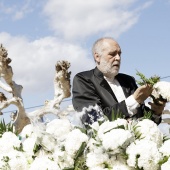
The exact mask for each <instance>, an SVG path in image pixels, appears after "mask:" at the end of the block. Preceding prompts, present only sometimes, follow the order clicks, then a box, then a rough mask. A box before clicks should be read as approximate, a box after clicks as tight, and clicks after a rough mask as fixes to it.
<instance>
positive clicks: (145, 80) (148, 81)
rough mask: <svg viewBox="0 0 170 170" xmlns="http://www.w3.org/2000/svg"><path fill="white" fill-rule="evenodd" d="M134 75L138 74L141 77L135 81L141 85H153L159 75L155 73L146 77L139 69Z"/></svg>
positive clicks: (158, 78)
mask: <svg viewBox="0 0 170 170" xmlns="http://www.w3.org/2000/svg"><path fill="white" fill-rule="evenodd" d="M136 75H138V76H139V77H140V79H141V81H137V83H138V84H139V85H141V86H142V85H144V84H148V85H151V86H153V85H154V84H155V83H157V82H158V81H160V77H159V76H157V75H155V76H152V77H150V78H146V77H145V75H144V74H142V73H140V72H139V71H137V73H136Z"/></svg>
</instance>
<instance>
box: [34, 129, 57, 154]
mask: <svg viewBox="0 0 170 170" xmlns="http://www.w3.org/2000/svg"><path fill="white" fill-rule="evenodd" d="M37 135H38V136H37V140H36V143H37V144H40V145H41V146H42V147H43V148H44V149H45V150H46V151H50V152H53V151H54V147H55V145H56V144H57V142H56V140H55V138H54V137H53V135H52V134H49V133H46V132H39V133H38V134H37Z"/></svg>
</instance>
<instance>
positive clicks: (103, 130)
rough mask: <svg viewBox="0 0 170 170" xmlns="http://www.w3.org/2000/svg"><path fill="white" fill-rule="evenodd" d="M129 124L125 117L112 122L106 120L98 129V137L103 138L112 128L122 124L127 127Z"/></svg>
mask: <svg viewBox="0 0 170 170" xmlns="http://www.w3.org/2000/svg"><path fill="white" fill-rule="evenodd" d="M127 125H128V122H127V120H125V119H117V120H115V121H112V122H110V121H106V122H104V123H102V124H101V125H100V127H99V130H98V137H99V138H100V139H102V138H103V137H104V133H106V132H108V131H110V130H112V129H115V128H118V127H120V126H122V127H123V128H124V129H125V128H126V127H127Z"/></svg>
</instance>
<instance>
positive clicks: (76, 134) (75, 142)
mask: <svg viewBox="0 0 170 170" xmlns="http://www.w3.org/2000/svg"><path fill="white" fill-rule="evenodd" d="M87 141H88V136H87V135H86V134H84V133H82V132H81V131H80V130H79V129H74V130H73V131H71V132H70V133H69V134H68V135H67V138H66V141H65V150H66V152H67V153H68V154H69V155H75V154H76V152H77V151H78V150H79V148H80V146H81V145H82V143H83V142H86V143H87Z"/></svg>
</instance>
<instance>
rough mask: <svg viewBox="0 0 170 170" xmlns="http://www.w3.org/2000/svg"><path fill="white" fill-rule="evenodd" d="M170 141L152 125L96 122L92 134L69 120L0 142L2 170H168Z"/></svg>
mask: <svg viewBox="0 0 170 170" xmlns="http://www.w3.org/2000/svg"><path fill="white" fill-rule="evenodd" d="M169 145H170V139H168V140H165V137H164V136H163V134H162V133H161V131H160V130H159V128H158V127H157V125H156V124H155V123H154V122H153V121H151V120H149V119H143V120H140V121H131V122H127V120H125V119H121V118H118V119H117V120H114V121H112V122H110V121H103V122H94V123H93V124H92V125H91V126H90V129H89V130H88V131H87V130H86V129H82V128H80V127H74V126H73V125H72V124H71V123H70V122H69V121H68V120H65V119H55V120H52V121H51V122H49V123H47V124H42V123H41V124H37V125H36V126H34V127H33V125H31V124H30V125H27V126H25V128H24V129H23V130H22V132H21V133H20V134H19V135H16V134H15V133H14V132H4V133H3V134H2V136H1V138H0V151H1V152H0V169H2V170H5V169H7V170H8V169H9V170H10V169H11V170H13V169H15V170H33V169H36V170H47V169H48V170H119V169H121V170H139V169H141V170H150V169H153V170H160V169H161V170H167V169H169V167H170V149H168V148H169Z"/></svg>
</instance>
